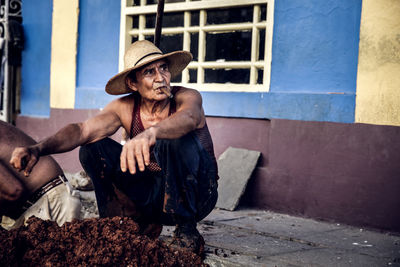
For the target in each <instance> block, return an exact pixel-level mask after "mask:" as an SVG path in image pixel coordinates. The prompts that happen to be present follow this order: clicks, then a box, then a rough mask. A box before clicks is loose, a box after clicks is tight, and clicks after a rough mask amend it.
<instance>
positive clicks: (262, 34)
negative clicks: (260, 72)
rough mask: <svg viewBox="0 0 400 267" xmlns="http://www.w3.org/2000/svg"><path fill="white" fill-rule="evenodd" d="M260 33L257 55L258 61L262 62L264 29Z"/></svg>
mask: <svg viewBox="0 0 400 267" xmlns="http://www.w3.org/2000/svg"><path fill="white" fill-rule="evenodd" d="M259 32H260V46H259V50H258V51H259V54H258V59H259V60H264V53H265V29H262V30H260V31H259Z"/></svg>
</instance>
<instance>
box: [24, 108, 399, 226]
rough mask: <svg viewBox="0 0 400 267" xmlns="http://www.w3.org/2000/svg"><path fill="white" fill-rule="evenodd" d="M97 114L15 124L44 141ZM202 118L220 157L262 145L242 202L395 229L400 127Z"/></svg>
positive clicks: (72, 165)
mask: <svg viewBox="0 0 400 267" xmlns="http://www.w3.org/2000/svg"><path fill="white" fill-rule="evenodd" d="M96 113H98V111H94V110H57V109H53V110H52V111H51V117H50V119H38V118H28V117H22V116H20V117H18V119H17V126H18V127H19V128H21V129H22V130H24V131H25V132H27V133H28V134H29V135H31V136H32V137H33V138H34V139H35V140H41V139H43V138H44V137H46V136H48V135H50V134H53V133H55V132H56V130H58V129H59V128H61V127H62V126H64V125H65V124H66V123H70V122H78V121H82V120H84V119H86V118H88V117H90V116H93V115H94V114H96ZM207 123H208V126H209V128H210V132H211V134H212V136H213V140H214V146H215V152H216V156H217V157H218V156H219V155H220V154H221V153H222V152H224V151H225V149H226V148H228V147H229V146H232V147H237V148H246V149H251V150H257V151H260V152H262V158H261V159H260V161H259V163H258V166H257V168H256V170H255V171H254V174H253V177H252V178H251V179H250V182H249V184H248V187H247V189H246V192H245V195H244V196H243V198H242V201H241V204H242V205H250V206H252V207H256V208H262V209H271V210H274V211H278V212H283V213H289V214H294V215H301V216H306V217H310V218H314V219H323V220H331V221H336V222H341V223H346V224H350V225H355V226H362V227H373V228H378V229H383V230H389V231H396V232H400V213H399V212H398V207H399V206H400V196H399V192H400V127H393V126H377V125H368V124H343V123H329V122H305V121H291V120H271V121H269V120H251V119H228V118H211V117H208V118H207ZM114 138H115V139H119V138H120V133H118V134H116V135H115V136H114ZM55 158H56V160H57V161H58V162H59V163H60V165H61V166H62V168H63V169H64V170H66V171H69V172H76V171H79V170H81V166H80V164H79V160H78V150H77V149H75V150H74V151H71V152H68V153H65V154H62V155H55ZM238 168H240V166H238Z"/></svg>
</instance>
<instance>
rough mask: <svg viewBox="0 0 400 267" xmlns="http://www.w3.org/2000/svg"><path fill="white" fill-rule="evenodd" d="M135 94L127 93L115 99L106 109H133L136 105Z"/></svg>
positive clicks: (115, 110) (117, 110) (116, 110)
mask: <svg viewBox="0 0 400 267" xmlns="http://www.w3.org/2000/svg"><path fill="white" fill-rule="evenodd" d="M134 103H135V101H134V96H133V94H129V95H125V96H122V97H119V98H116V99H114V100H113V101H111V102H110V103H108V104H107V106H106V107H105V108H104V110H109V111H114V112H117V113H119V111H123V110H124V109H127V108H128V109H131V108H132V107H133V105H134Z"/></svg>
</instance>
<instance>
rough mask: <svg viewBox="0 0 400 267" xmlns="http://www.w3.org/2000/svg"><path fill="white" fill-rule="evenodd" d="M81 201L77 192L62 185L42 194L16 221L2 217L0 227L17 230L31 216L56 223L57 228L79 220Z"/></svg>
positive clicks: (68, 186) (67, 185)
mask: <svg viewBox="0 0 400 267" xmlns="http://www.w3.org/2000/svg"><path fill="white" fill-rule="evenodd" d="M80 213H81V201H80V197H79V192H78V191H76V190H74V189H73V188H72V186H71V185H70V184H69V183H62V184H60V185H58V186H56V187H54V188H52V189H51V190H49V191H48V192H47V193H46V194H44V195H43V196H42V197H41V198H39V200H38V201H36V202H35V203H34V204H33V205H32V206H31V207H30V208H29V209H28V210H26V211H25V212H24V213H23V214H22V215H21V216H20V217H19V218H18V219H16V220H13V219H11V218H9V217H7V216H3V219H2V222H1V224H0V225H1V226H2V227H3V228H5V229H6V230H11V229H14V228H18V227H20V226H21V225H23V224H25V223H26V221H27V220H28V219H29V218H30V217H31V216H36V217H38V218H40V219H42V220H51V221H55V222H57V224H58V225H59V226H61V225H63V224H64V223H65V222H70V221H72V220H73V219H75V218H76V219H79V218H80Z"/></svg>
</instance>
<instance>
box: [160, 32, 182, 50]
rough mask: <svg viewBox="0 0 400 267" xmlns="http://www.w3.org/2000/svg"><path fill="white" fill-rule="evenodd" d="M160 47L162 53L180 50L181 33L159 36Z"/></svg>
mask: <svg viewBox="0 0 400 267" xmlns="http://www.w3.org/2000/svg"><path fill="white" fill-rule="evenodd" d="M160 49H161V51H163V52H164V53H170V52H173V51H176V50H182V49H183V34H176V35H163V36H161V40H160Z"/></svg>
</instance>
